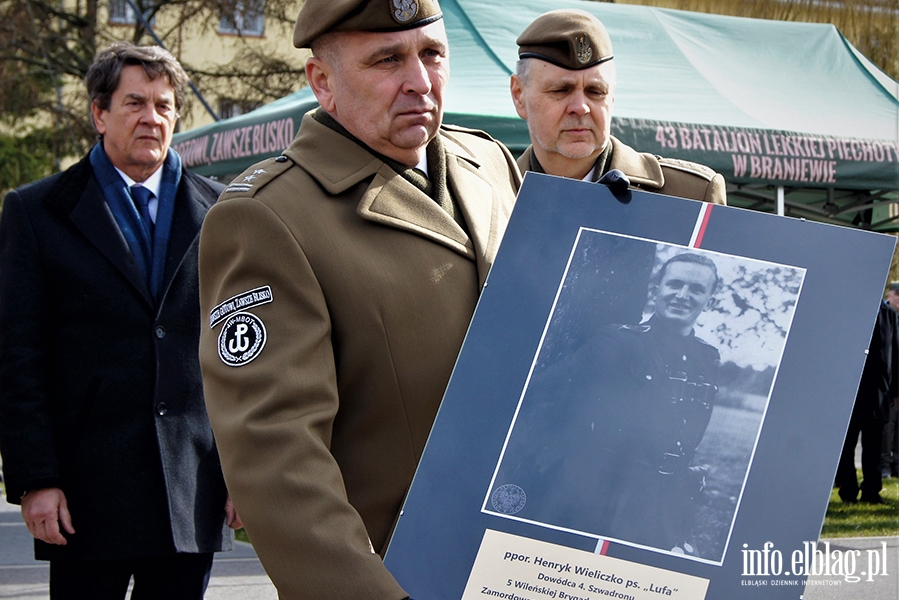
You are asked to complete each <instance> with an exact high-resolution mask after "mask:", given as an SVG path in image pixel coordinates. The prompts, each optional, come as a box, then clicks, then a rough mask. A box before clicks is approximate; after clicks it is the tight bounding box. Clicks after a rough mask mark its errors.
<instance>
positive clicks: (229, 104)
mask: <svg viewBox="0 0 900 600" xmlns="http://www.w3.org/2000/svg"><path fill="white" fill-rule="evenodd" d="M260 106H262V102H257V101H252V100H235V99H234V98H219V118H220V119H230V118H231V117H236V116H238V115H242V114H244V113H248V112H250V111H251V110H256V109H257V108H259V107H260Z"/></svg>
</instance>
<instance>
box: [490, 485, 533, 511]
mask: <svg viewBox="0 0 900 600" xmlns="http://www.w3.org/2000/svg"><path fill="white" fill-rule="evenodd" d="M491 506H493V507H494V510H496V511H497V512H501V513H503V514H504V515H514V514H516V513H517V512H519V511H520V510H522V509H523V508H525V490H523V489H522V488H520V487H519V486H517V485H515V484H512V483H507V484H506V485H501V486H500V487H498V488H497V489H496V490H494V493H493V494H491Z"/></svg>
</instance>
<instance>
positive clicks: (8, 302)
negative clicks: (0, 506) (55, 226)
mask: <svg viewBox="0 0 900 600" xmlns="http://www.w3.org/2000/svg"><path fill="white" fill-rule="evenodd" d="M44 279H45V276H44V272H43V269H42V265H41V258H40V247H39V243H38V238H37V235H36V234H35V231H34V226H33V224H32V222H31V219H30V218H29V214H28V211H27V210H26V206H25V203H24V201H23V198H22V197H21V196H20V195H19V194H18V193H17V192H15V191H13V192H10V193H9V194H8V195H7V196H6V199H5V201H4V203H3V216H2V218H0V452H2V455H3V472H4V475H5V477H4V481H5V484H6V493H7V496H8V498H9V501H10V502H12V503H15V504H18V503H19V498H20V497H21V496H22V494H23V493H24V492H25V491H27V490H31V489H37V488H41V487H58V486H59V485H60V474H59V465H58V462H57V458H56V454H55V448H56V444H55V443H54V436H53V422H52V419H51V416H50V406H49V396H48V387H47V386H48V385H49V383H50V382H49V380H48V377H47V361H48V348H47V345H46V340H47V335H48V333H47V332H46V331H45V328H46V327H47V325H46V322H47V319H48V315H49V314H50V312H49V309H48V307H47V290H46V289H45V288H46V286H45V283H44Z"/></svg>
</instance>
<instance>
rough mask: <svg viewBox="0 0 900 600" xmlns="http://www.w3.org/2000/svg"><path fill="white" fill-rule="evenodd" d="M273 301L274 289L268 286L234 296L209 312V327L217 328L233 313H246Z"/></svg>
mask: <svg viewBox="0 0 900 600" xmlns="http://www.w3.org/2000/svg"><path fill="white" fill-rule="evenodd" d="M272 300H273V298H272V288H271V287H269V286H267V285H264V286H261V287H258V288H254V289H252V290H247V291H246V292H244V293H242V294H238V295H237V296H232V297H231V298H229V299H228V300H226V301H225V302H222V303H221V304H219V305H218V306H216V307H214V308H213V309H212V310H211V311H209V326H210V328H212V327H215V326H216V325H217V324H218V323H221V322H222V321H223V320H224V319H226V318H228V317H229V316H230V315H232V314H233V313H236V312H241V311H245V310H247V309H250V308H253V307H254V306H259V305H260V304H268V303H269V302H271V301H272Z"/></svg>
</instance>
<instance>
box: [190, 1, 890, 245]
mask: <svg viewBox="0 0 900 600" xmlns="http://www.w3.org/2000/svg"><path fill="white" fill-rule="evenodd" d="M441 5H442V8H443V11H444V21H445V26H446V28H447V35H448V38H449V39H450V49H451V51H450V58H451V77H450V83H449V85H448V87H447V90H446V91H445V117H444V120H445V121H446V122H448V123H455V124H458V125H463V126H469V127H475V128H479V129H484V130H486V131H488V132H489V133H491V134H492V135H493V136H494V137H496V138H498V139H500V140H502V141H503V142H504V143H505V144H506V145H507V146H509V147H510V149H511V150H512V151H513V152H520V151H521V150H522V149H524V147H525V146H526V145H527V144H528V132H527V129H526V127H525V124H524V122H523V121H522V120H521V119H519V117H518V116H517V115H516V113H515V109H514V107H513V105H512V101H511V100H510V96H509V76H510V74H511V73H512V72H513V71H514V69H515V63H516V58H517V56H516V51H517V46H516V43H515V39H516V37H517V36H518V35H519V33H520V32H521V31H522V30H523V29H525V27H526V26H527V25H528V24H529V23H531V21H533V20H534V19H535V18H536V17H537V16H538V15H540V14H542V13H543V12H545V11H547V10H551V9H554V8H563V7H570V8H581V9H583V10H587V11H589V12H591V13H593V14H595V15H597V16H598V17H599V18H600V19H601V20H602V21H603V23H604V24H605V25H606V27H607V29H608V30H609V34H610V37H611V39H612V42H613V48H614V52H615V56H616V58H615V61H616V64H617V68H618V80H619V82H618V87H617V91H616V104H615V108H614V111H613V134H614V135H616V136H617V137H619V138H620V139H622V140H623V141H625V142H626V143H628V144H630V145H632V146H634V147H635V148H637V149H639V150H642V151H646V152H651V153H654V154H660V155H665V156H672V157H677V158H684V159H687V160H695V161H698V162H701V163H704V164H707V165H709V166H711V167H713V168H714V169H716V170H717V171H719V172H721V173H722V174H723V175H724V176H725V178H726V180H727V181H729V183H730V192H732V193H730V195H729V201H731V199H732V196H733V195H734V196H735V198H742V197H744V196H748V195H749V196H755V197H758V196H759V195H760V194H761V193H764V192H761V191H760V190H759V189H758V188H760V187H761V186H762V187H763V188H765V187H766V186H773V185H777V186H786V187H787V188H788V191H789V197H790V193H791V191H792V190H807V191H808V190H810V189H813V190H815V189H819V190H821V189H825V188H832V189H835V188H836V189H843V190H853V191H852V192H849V196H847V198H849V200H847V203H846V204H845V206H838V210H837V213H841V212H842V211H845V210H846V213H845V215H844V216H845V217H846V218H845V220H849V219H850V218H852V217H853V216H854V215H855V214H856V213H857V212H859V211H860V210H861V208H860V207H865V206H871V201H872V199H873V197H874V198H875V205H876V207H877V206H878V202H879V201H880V202H881V203H882V205H883V206H884V207H886V209H887V210H891V206H892V205H893V206H894V208H893V209H892V210H893V215H892V216H893V221H891V218H890V217H891V215H888V217H887V218H886V219H885V218H881V217H878V218H877V219H873V221H874V220H882V221H885V222H886V223H887V227H888V229H890V228H893V229H894V230H896V208H895V207H896V197H897V195H896V190H897V187H898V160H897V139H898V99H897V98H898V97H897V82H896V81H894V80H892V79H891V78H890V77H888V76H887V75H885V74H884V73H883V72H881V71H880V70H879V69H878V68H877V67H876V66H875V65H874V64H872V63H871V62H870V61H869V60H868V59H866V58H865V57H864V56H863V55H862V54H860V53H859V52H858V51H857V50H856V49H855V48H854V47H853V46H852V45H851V44H850V43H849V42H848V41H847V40H846V39H845V38H844V37H843V36H842V35H841V34H840V32H839V31H838V30H837V29H836V28H835V27H834V26H833V25H825V24H810V23H792V22H783V21H769V20H761V19H747V18H737V17H727V16H721V15H709V14H701V13H693V12H685V11H678V10H670V9H660V8H653V7H647V6H637V5H624V4H613V3H600V2H585V1H581V0H566V1H562V0H515V1H514V2H513V1H512V0H497V1H495V2H483V1H478V2H475V1H473V0H442V2H441ZM314 106H316V101H315V97H314V96H313V95H312V93H311V91H310V90H309V89H308V88H306V89H303V90H300V91H299V92H296V93H294V94H291V95H289V96H287V97H285V98H282V99H280V100H278V101H275V102H273V103H271V104H268V105H266V106H264V107H262V108H260V109H258V110H256V111H253V112H251V113H248V114H246V115H242V116H240V117H235V118H233V119H227V120H224V121H220V122H218V123H215V124H212V125H208V126H206V127H200V128H197V129H194V130H191V131H188V132H185V133H181V134H178V135H177V136H176V139H175V147H176V148H177V149H178V150H179V152H180V153H181V154H182V156H183V157H184V158H185V159H186V160H185V162H186V163H187V164H188V165H189V166H192V167H193V168H195V170H196V171H197V172H200V173H204V174H208V175H220V176H224V175H226V174H230V175H234V174H236V173H239V172H240V171H242V170H243V169H245V168H246V167H247V166H249V165H251V164H253V163H254V162H256V161H258V160H260V159H262V158H264V157H266V156H271V155H273V154H277V153H279V152H280V151H281V150H282V149H283V147H284V146H286V145H287V144H288V143H289V142H290V139H291V138H292V137H293V135H294V133H296V130H297V128H299V126H300V119H301V116H302V114H303V113H304V112H305V111H306V110H309V109H310V108H312V107H314ZM291 129H293V130H292V131H291ZM873 190H876V192H875V194H874V196H873V194H872V191H873ZM884 190H887V192H885V191H884ZM742 191H743V196H742V194H741V192H742ZM770 195H771V194H770ZM802 195H803V194H802V193H800V192H798V193H797V195H796V196H795V197H796V198H800V197H801V196H802ZM810 198H812V201H811V202H810ZM835 198H836V197H835V195H834V194H832V195H831V196H829V198H828V199H830V200H832V201H834V200H835ZM841 198H843V196H842V195H841V194H838V195H837V199H838V200H840V199H841ZM757 199H758V198H757ZM828 199H826V198H825V197H824V195H823V193H822V192H821V191H820V192H819V193H818V194H816V193H813V194H812V196H809V194H808V193H807V198H806V199H804V200H798V201H797V202H796V204H798V205H799V204H811V205H812V208H811V213H814V215H809V216H815V215H820V216H826V214H827V216H829V217H832V216H835V214H836V213H835V210H834V208H833V207H831V206H830V207H829V208H828V210H827V211H824V210H823V209H822V207H823V206H824V205H825V204H826V203H827V202H826V201H827V200H828ZM788 204H789V205H790V204H791V200H789V201H788ZM832 204H833V202H832ZM820 205H821V206H820ZM848 207H849V208H848ZM798 208H799V206H798ZM876 210H880V209H878V208H876ZM837 218H838V220H840V216H839V214H838V217H837Z"/></svg>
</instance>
